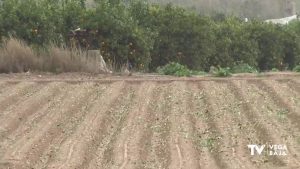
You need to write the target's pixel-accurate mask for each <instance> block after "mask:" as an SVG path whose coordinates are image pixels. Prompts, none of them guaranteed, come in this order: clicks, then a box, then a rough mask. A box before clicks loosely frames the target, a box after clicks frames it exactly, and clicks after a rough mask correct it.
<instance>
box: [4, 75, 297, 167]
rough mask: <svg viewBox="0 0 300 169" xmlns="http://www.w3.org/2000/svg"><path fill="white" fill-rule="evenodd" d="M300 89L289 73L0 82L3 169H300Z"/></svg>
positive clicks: (8, 78)
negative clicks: (253, 150)
mask: <svg viewBox="0 0 300 169" xmlns="http://www.w3.org/2000/svg"><path fill="white" fill-rule="evenodd" d="M299 89H300V74H296V73H290V72H285V73H282V72H281V73H266V74H262V75H249V74H240V75H235V76H233V77H229V78H216V77H209V76H206V77H189V78H186V77H183V78H179V77H170V76H159V75H155V74H134V75H132V76H122V75H91V74H80V73H69V74H60V75H53V74H45V73H41V74H38V73H34V74H30V73H27V74H26V73H24V74H1V75H0V168H1V169H2V168H3V169H23V168H24V169H27V168H30V169H31V168H36V169H47V168H49V169H50V168H53V169H54V168H55V169H65V168H66V169H68V168H72V169H74V168H76V169H84V168H87V169H96V168H99V169H102V168H103V169H106V168H112V169H125V168H129V169H141V168H145V169H146V168H147V169H158V168H170V169H234V168H236V169H242V168H244V169H252V168H253V169H256V168H259V169H265V168H270V169H273V168H274V169H276V168H278V169H281V168H282V169H285V168H286V169H293V168H294V169H298V168H300V90H299ZM249 144H258V145H274V144H282V145H286V146H287V149H288V151H287V155H285V156H270V155H268V154H267V152H265V151H264V153H262V154H261V155H258V154H255V155H254V156H251V154H250V149H249V148H248V147H247V145H249Z"/></svg>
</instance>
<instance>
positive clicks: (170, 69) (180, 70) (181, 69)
mask: <svg viewBox="0 0 300 169" xmlns="http://www.w3.org/2000/svg"><path fill="white" fill-rule="evenodd" d="M157 72H158V73H159V74H164V75H175V76H191V75H192V71H191V70H189V69H188V68H187V67H186V66H184V65H181V64H179V63H175V62H171V63H169V64H167V65H165V66H163V67H158V68H157Z"/></svg>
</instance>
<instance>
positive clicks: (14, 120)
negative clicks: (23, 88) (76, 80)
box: [0, 83, 62, 140]
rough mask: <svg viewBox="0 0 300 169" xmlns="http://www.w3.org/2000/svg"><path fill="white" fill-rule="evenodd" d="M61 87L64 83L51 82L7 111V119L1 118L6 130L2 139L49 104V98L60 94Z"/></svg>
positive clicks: (0, 122) (3, 127) (2, 126)
mask: <svg viewBox="0 0 300 169" xmlns="http://www.w3.org/2000/svg"><path fill="white" fill-rule="evenodd" d="M60 87H62V84H57V83H51V84H49V85H47V86H46V87H44V88H43V89H41V90H40V91H38V92H36V93H35V94H33V95H31V96H30V97H29V98H28V99H26V100H24V101H23V102H21V103H20V104H18V105H17V106H15V107H14V108H12V109H10V110H9V112H7V113H6V114H7V115H5V119H0V128H1V129H3V130H4V132H2V133H0V140H3V138H4V137H7V136H8V135H10V134H11V132H13V131H14V130H16V129H17V128H18V126H19V125H21V124H22V123H24V122H26V121H27V118H28V117H29V116H30V115H32V114H33V113H35V112H36V111H38V110H39V109H41V108H42V107H43V106H44V105H45V104H47V102H49V99H48V98H52V97H54V96H56V95H58V92H59V90H58V88H60Z"/></svg>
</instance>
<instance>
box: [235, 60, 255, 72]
mask: <svg viewBox="0 0 300 169" xmlns="http://www.w3.org/2000/svg"><path fill="white" fill-rule="evenodd" d="M232 73H258V71H257V69H256V68H255V67H252V66H250V65H249V64H248V63H242V62H241V63H238V64H235V65H234V66H233V68H232Z"/></svg>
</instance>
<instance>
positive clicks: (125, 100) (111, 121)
mask: <svg viewBox="0 0 300 169" xmlns="http://www.w3.org/2000/svg"><path fill="white" fill-rule="evenodd" d="M140 88H141V86H140V85H129V84H127V85H126V87H125V88H124V90H122V92H121V94H120V97H118V99H117V101H116V102H115V103H114V105H113V106H112V107H111V108H110V109H109V110H108V112H107V113H109V117H107V118H106V119H107V120H106V121H105V123H106V124H105V126H106V128H105V130H102V129H100V130H102V131H101V133H102V135H101V138H99V142H98V144H97V147H96V148H95V149H96V150H95V152H94V154H93V157H91V158H90V159H89V160H88V161H86V162H85V164H84V165H85V168H91V169H93V168H109V166H110V164H111V162H112V160H113V159H112V158H113V151H112V150H113V147H114V145H115V142H116V140H117V138H118V137H119V133H120V132H121V131H122V129H123V127H124V125H125V123H126V121H127V119H128V114H129V112H130V111H131V110H132V108H133V103H132V100H135V99H136V92H137V90H139V89H140Z"/></svg>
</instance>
